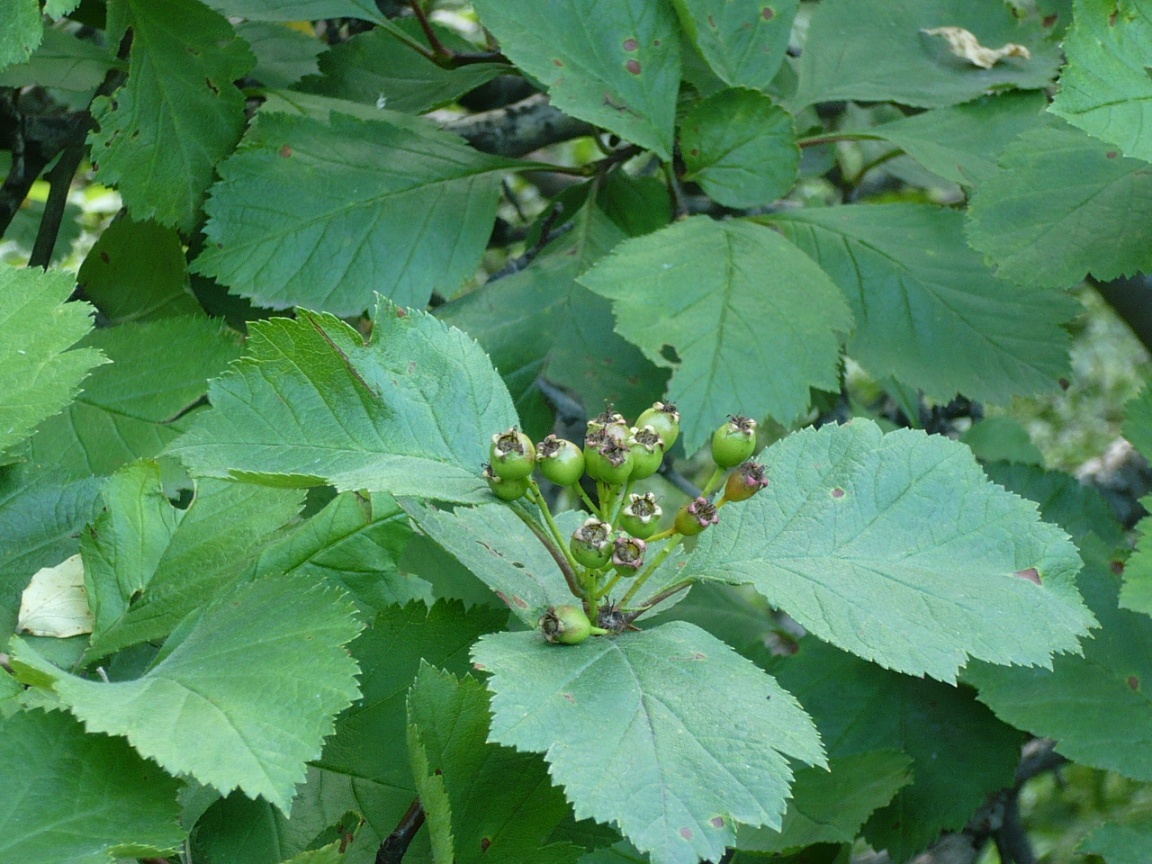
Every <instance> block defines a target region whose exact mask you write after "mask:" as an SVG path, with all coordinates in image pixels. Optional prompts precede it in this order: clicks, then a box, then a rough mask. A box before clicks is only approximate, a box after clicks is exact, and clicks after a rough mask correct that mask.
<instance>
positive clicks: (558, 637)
mask: <svg viewBox="0 0 1152 864" xmlns="http://www.w3.org/2000/svg"><path fill="white" fill-rule="evenodd" d="M538 624H539V627H540V632H541V633H543V634H544V638H545V639H546V640H547V641H548V642H551V643H552V644H553V645H579V644H580V643H581V642H583V641H585V640H586V639H587V638H588V637H589V636H591V635H592V622H591V621H589V620H588V616H587V615H585V614H584V610H583V609H581V608H580V607H579V606H549V607H548V611H547V612H545V613H544V614H543V615H541V616H540V621H539V622H538Z"/></svg>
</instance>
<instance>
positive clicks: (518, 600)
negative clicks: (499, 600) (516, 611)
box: [512, 595, 528, 609]
mask: <svg viewBox="0 0 1152 864" xmlns="http://www.w3.org/2000/svg"><path fill="white" fill-rule="evenodd" d="M512 602H513V603H515V604H516V605H517V606H519V607H520V608H521V609H527V608H528V601H527V600H525V599H524V598H523V597H517V596H515V595H513V596H512Z"/></svg>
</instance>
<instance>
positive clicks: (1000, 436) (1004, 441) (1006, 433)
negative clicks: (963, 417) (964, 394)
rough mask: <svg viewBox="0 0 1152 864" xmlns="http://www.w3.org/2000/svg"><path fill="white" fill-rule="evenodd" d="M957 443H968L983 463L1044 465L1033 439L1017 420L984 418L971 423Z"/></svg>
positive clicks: (1041, 455) (1042, 457)
mask: <svg viewBox="0 0 1152 864" xmlns="http://www.w3.org/2000/svg"><path fill="white" fill-rule="evenodd" d="M960 440H961V441H962V442H964V443H965V444H967V445H968V446H969V447H970V448H971V450H972V452H973V453H974V454H975V455H976V458H977V459H979V460H981V461H982V462H996V461H998V460H1003V461H1005V462H1019V463H1020V464H1023V465H1038V466H1043V465H1044V454H1043V453H1041V452H1040V448H1039V447H1037V446H1036V445H1035V444H1033V443H1032V436H1031V435H1029V434H1028V430H1027V429H1026V428H1025V427H1024V424H1022V423H1021V422H1020V421H1018V420H1014V419H1013V418H1011V417H986V418H984V419H983V420H981V421H980V422H979V423H973V424H972V425H971V426H970V427H969V428H968V429H967V430H966V431H965V432H964V434H963V435H961V436H960Z"/></svg>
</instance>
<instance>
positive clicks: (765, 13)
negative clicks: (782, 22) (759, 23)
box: [760, 6, 776, 21]
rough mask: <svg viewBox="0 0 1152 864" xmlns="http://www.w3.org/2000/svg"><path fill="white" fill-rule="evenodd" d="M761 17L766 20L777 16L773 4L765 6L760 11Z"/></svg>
mask: <svg viewBox="0 0 1152 864" xmlns="http://www.w3.org/2000/svg"><path fill="white" fill-rule="evenodd" d="M760 17H761V18H763V19H764V20H765V21H771V20H772V19H773V18H775V17H776V10H775V9H773V8H772V7H771V6H765V7H764V9H763V10H762V11H761V12H760Z"/></svg>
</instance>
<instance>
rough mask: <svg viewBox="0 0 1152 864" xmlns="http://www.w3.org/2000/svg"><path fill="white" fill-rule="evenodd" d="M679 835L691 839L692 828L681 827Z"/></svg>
mask: <svg viewBox="0 0 1152 864" xmlns="http://www.w3.org/2000/svg"><path fill="white" fill-rule="evenodd" d="M680 836H681V837H683V838H684V839H685V840H691V839H692V830H691V829H690V828H681V829H680Z"/></svg>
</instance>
